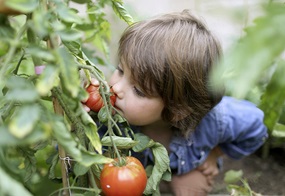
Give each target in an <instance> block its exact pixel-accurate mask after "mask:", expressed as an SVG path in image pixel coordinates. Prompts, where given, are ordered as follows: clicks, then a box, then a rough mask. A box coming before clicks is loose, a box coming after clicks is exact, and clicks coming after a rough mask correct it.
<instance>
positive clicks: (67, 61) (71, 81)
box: [56, 47, 80, 97]
mask: <svg viewBox="0 0 285 196" xmlns="http://www.w3.org/2000/svg"><path fill="white" fill-rule="evenodd" d="M56 56H57V61H58V63H59V65H60V72H61V75H62V77H61V79H62V80H63V83H64V86H65V88H66V89H67V90H68V91H69V92H70V93H71V96H72V97H76V96H77V94H78V91H79V87H80V79H79V73H78V69H77V65H76V64H75V62H74V61H73V59H74V57H73V56H72V55H71V54H70V53H69V52H68V51H67V50H66V48H65V47H60V48H58V49H57V50H56Z"/></svg>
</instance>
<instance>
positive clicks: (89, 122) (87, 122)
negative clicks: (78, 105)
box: [81, 112, 102, 153]
mask: <svg viewBox="0 0 285 196" xmlns="http://www.w3.org/2000/svg"><path fill="white" fill-rule="evenodd" d="M81 120H82V123H83V125H84V129H85V134H86V136H87V137H88V139H89V140H90V142H91V144H92V146H93V147H94V148H95V150H96V151H97V152H98V153H101V152H102V144H101V141H100V136H99V134H98V132H97V131H98V127H97V125H96V124H95V122H94V121H93V119H92V118H91V117H90V115H89V114H88V113H86V112H82V115H81Z"/></svg>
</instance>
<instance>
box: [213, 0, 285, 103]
mask: <svg viewBox="0 0 285 196" xmlns="http://www.w3.org/2000/svg"><path fill="white" fill-rule="evenodd" d="M284 21H285V14H284V6H283V5H282V4H281V3H270V4H268V6H266V7H265V15H263V16H261V17H259V18H258V19H256V20H255V25H254V26H250V27H247V29H246V36H244V37H243V38H242V39H241V40H240V42H239V43H238V44H237V45H236V46H235V47H233V48H232V49H230V50H228V52H227V53H226V54H225V55H224V60H223V62H221V64H219V66H217V68H215V70H214V73H213V76H212V79H213V83H214V84H217V86H221V85H225V86H226V89H227V90H228V91H230V92H229V93H230V94H231V95H232V96H234V97H238V98H245V97H246V96H247V94H248V93H249V91H250V90H251V89H252V88H253V87H254V86H255V85H256V84H257V83H258V82H259V81H260V79H261V78H263V76H264V75H265V74H267V71H268V68H269V67H271V66H272V63H273V62H274V61H275V60H276V59H278V58H279V57H280V55H281V54H282V52H283V51H284V44H283V43H285V28H284Z"/></svg>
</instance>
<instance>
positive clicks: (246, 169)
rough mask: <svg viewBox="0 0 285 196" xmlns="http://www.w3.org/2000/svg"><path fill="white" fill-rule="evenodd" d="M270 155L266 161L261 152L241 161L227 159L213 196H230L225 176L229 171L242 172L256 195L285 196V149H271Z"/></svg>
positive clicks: (212, 193) (218, 177) (217, 179)
mask: <svg viewBox="0 0 285 196" xmlns="http://www.w3.org/2000/svg"><path fill="white" fill-rule="evenodd" d="M269 154H270V155H269V157H268V158H265V159H263V158H261V156H260V152H259V151H258V152H256V153H255V154H252V155H250V156H248V157H246V158H243V159H241V160H231V159H229V158H226V157H225V158H224V166H223V171H222V172H221V173H220V174H219V175H218V176H217V178H216V183H215V186H214V190H213V191H212V192H211V195H230V193H229V191H227V189H226V186H227V185H226V184H225V183H224V180H223V178H224V174H225V172H227V171H228V170H242V171H243V179H245V180H247V182H248V184H249V186H250V188H251V190H252V191H254V192H255V193H260V194H261V195H283V196H285V147H284V148H275V149H271V150H270V153H269Z"/></svg>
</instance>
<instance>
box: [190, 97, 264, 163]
mask: <svg viewBox="0 0 285 196" xmlns="http://www.w3.org/2000/svg"><path fill="white" fill-rule="evenodd" d="M263 117H264V114H263V112H262V111H261V110H260V109H259V108H257V107H256V106H255V105H254V104H253V103H251V102H248V101H246V100H237V99H234V98H231V97H224V98H223V100H222V102H221V104H218V106H217V107H216V108H215V109H214V111H213V112H210V113H209V115H207V116H206V117H205V118H204V119H203V120H202V122H201V126H199V131H200V133H198V134H197V135H196V136H197V139H199V140H200V141H201V142H202V143H204V145H205V146H204V148H205V147H209V148H210V149H212V148H213V147H215V146H217V145H219V147H220V148H221V150H222V151H223V152H224V153H225V154H226V155H228V156H229V157H231V158H233V159H240V158H242V157H244V156H247V155H250V154H252V153H253V152H255V151H256V150H257V149H258V148H260V147H261V145H262V144H263V143H264V141H265V140H266V138H267V137H268V134H267V128H266V126H265V125H264V123H263ZM203 132H205V133H203ZM203 135H204V136H203ZM202 145H203V144H202ZM193 146H195V144H194V145H193ZM198 146H199V145H198Z"/></svg>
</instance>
